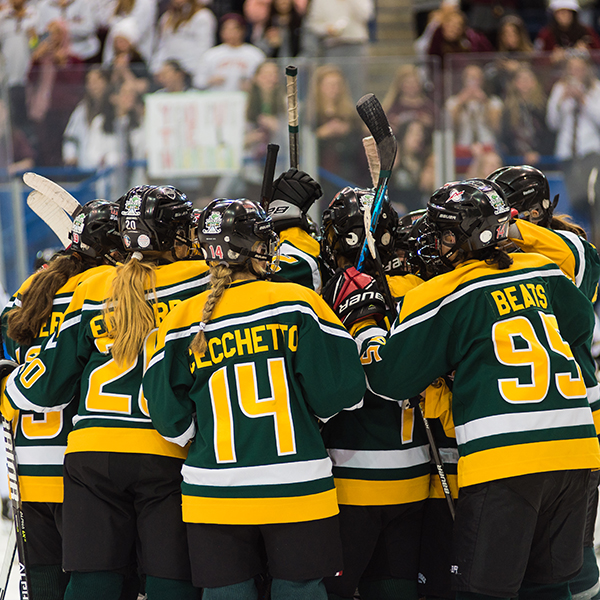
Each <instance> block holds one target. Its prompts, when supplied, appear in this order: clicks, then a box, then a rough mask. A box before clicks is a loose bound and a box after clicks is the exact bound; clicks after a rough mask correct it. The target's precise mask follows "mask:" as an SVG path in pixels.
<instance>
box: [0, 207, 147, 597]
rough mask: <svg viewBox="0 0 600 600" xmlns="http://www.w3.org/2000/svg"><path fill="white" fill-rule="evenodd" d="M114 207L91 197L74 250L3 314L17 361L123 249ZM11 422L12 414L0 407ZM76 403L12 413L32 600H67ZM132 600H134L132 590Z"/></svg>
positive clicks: (25, 358) (36, 277) (26, 358)
mask: <svg viewBox="0 0 600 600" xmlns="http://www.w3.org/2000/svg"><path fill="white" fill-rule="evenodd" d="M117 215H118V207H117V205H115V204H113V203H111V202H107V201H106V200H93V201H91V202H89V203H88V204H86V205H84V206H83V207H82V208H81V211H80V212H79V213H78V214H75V215H74V223H73V229H72V231H71V234H70V238H71V245H70V246H69V248H67V250H66V251H64V252H63V253H62V254H61V255H59V256H57V257H55V258H54V259H53V260H52V261H51V262H50V263H49V265H48V266H47V267H46V268H44V269H41V270H39V271H38V272H36V273H34V274H33V275H32V276H31V277H29V278H28V279H27V280H26V281H25V283H24V284H23V285H22V286H21V287H20V289H19V290H18V291H17V292H16V293H15V295H14V296H13V297H12V298H11V299H10V301H9V303H8V304H7V306H6V308H5V309H4V311H3V313H2V329H3V339H4V341H5V343H6V348H7V350H8V353H9V355H10V356H13V357H15V359H16V360H17V362H18V363H21V364H22V363H26V362H30V361H31V360H32V359H34V358H35V357H36V355H37V354H38V353H39V351H40V348H41V345H42V343H43V342H44V341H45V340H46V339H47V338H48V337H49V336H51V335H52V334H55V333H56V331H57V330H58V328H59V326H60V324H61V322H62V319H63V316H64V311H65V309H66V308H67V306H68V305H69V302H70V299H71V297H72V295H73V292H74V290H75V288H76V287H77V286H78V285H79V284H80V283H82V282H83V281H85V280H86V279H88V278H90V277H92V276H94V275H96V274H98V273H101V272H107V271H111V270H112V269H113V266H111V265H114V264H116V263H115V259H114V258H113V255H120V253H121V252H122V243H121V238H120V236H119V234H118V230H117ZM2 408H3V411H4V414H5V416H6V417H7V418H8V419H9V420H13V415H14V410H13V409H12V408H11V407H10V405H6V404H5V405H3V407H2ZM76 411H77V406H76V405H75V404H71V405H69V406H68V407H66V408H65V409H64V410H62V411H60V410H59V411H53V412H48V413H46V414H45V415H43V418H39V417H40V416H41V415H39V416H35V413H32V412H27V411H21V412H19V413H18V414H17V415H15V416H14V421H13V427H14V440H15V446H16V450H17V464H18V469H19V471H18V472H19V486H20V493H21V500H22V502H23V513H24V517H25V528H26V531H27V569H28V576H29V581H30V584H31V595H32V597H33V598H46V599H48V600H59V599H62V598H63V597H64V593H65V588H66V585H67V582H68V578H69V576H68V574H67V573H65V572H64V571H63V570H62V536H61V529H62V502H63V476H62V470H63V459H64V452H65V448H66V445H67V436H68V434H69V432H70V431H71V429H72V418H73V416H74V415H75V414H76ZM129 597H132V598H136V597H137V589H134V590H132V591H131V592H130V595H129Z"/></svg>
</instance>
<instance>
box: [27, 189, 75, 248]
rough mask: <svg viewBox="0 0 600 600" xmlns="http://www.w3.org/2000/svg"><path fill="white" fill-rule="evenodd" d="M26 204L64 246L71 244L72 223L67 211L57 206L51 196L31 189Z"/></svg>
mask: <svg viewBox="0 0 600 600" xmlns="http://www.w3.org/2000/svg"><path fill="white" fill-rule="evenodd" d="M27 205H28V206H29V208H31V210H32V211H33V212H34V213H35V214H36V215H37V216H38V217H40V219H42V221H44V223H46V225H48V227H50V229H52V231H53V232H54V233H55V234H56V236H57V237H58V239H59V240H60V242H61V244H62V245H63V246H64V247H65V248H67V247H68V246H69V245H70V244H71V240H70V239H69V233H70V232H71V227H72V226H73V223H72V222H71V219H70V218H69V216H68V215H67V213H66V212H65V211H64V210H63V209H62V208H60V206H57V205H56V204H55V202H54V201H53V200H52V199H51V198H48V196H45V195H44V194H42V193H41V192H38V191H36V190H33V192H30V193H29V196H27Z"/></svg>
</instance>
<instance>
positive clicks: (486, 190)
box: [426, 179, 511, 268]
mask: <svg viewBox="0 0 600 600" xmlns="http://www.w3.org/2000/svg"><path fill="white" fill-rule="evenodd" d="M510 214H511V213H510V207H509V206H508V204H507V202H506V199H505V198H504V194H503V192H502V189H501V188H500V187H499V186H498V185H497V184H496V183H494V182H492V181H489V180H487V179H467V180H465V181H459V182H453V183H447V184H446V185H444V186H442V187H441V188H439V189H438V190H437V191H435V192H434V193H433V195H432V196H431V198H430V199H429V202H428V203H427V221H428V223H429V225H430V226H431V234H432V236H426V237H429V239H430V243H431V242H433V243H434V244H435V249H434V250H435V251H434V252H430V255H431V256H439V258H440V259H441V261H442V262H443V263H444V264H445V265H446V266H448V267H450V268H452V267H453V265H454V264H456V262H457V260H462V259H464V258H466V257H467V256H474V257H480V256H481V255H482V251H484V250H485V249H488V248H494V247H496V246H497V244H498V243H499V242H502V241H504V240H506V239H507V238H508V226H509V223H510ZM451 258H452V260H451Z"/></svg>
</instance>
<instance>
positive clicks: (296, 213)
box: [269, 168, 323, 233]
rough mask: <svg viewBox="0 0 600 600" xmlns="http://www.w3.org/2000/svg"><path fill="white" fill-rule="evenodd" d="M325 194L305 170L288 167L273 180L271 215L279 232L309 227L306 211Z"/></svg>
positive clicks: (270, 204)
mask: <svg viewBox="0 0 600 600" xmlns="http://www.w3.org/2000/svg"><path fill="white" fill-rule="evenodd" d="M322 195H323V191H322V190H321V186H320V185H319V184H318V183H317V182H316V181H315V180H314V179H313V178H312V177H311V176H310V175H309V174H308V173H305V172H304V171H298V169H294V168H291V169H288V170H287V171H286V172H285V173H282V174H281V175H280V176H279V177H278V178H277V179H276V180H275V181H274V182H273V193H272V195H271V202H270V203H269V215H270V216H271V218H272V219H273V225H274V227H275V231H277V232H278V233H279V232H280V231H282V230H283V229H287V228H288V227H301V228H302V229H304V230H307V228H308V221H307V219H306V213H307V211H308V209H309V208H310V207H311V206H312V205H313V203H314V202H315V200H317V199H318V198H320V197H321V196H322Z"/></svg>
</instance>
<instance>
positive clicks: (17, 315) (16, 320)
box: [7, 254, 95, 346]
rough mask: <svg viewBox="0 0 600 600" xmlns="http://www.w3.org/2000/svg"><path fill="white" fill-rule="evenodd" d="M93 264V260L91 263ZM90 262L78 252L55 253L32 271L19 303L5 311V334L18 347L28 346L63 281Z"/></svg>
mask: <svg viewBox="0 0 600 600" xmlns="http://www.w3.org/2000/svg"><path fill="white" fill-rule="evenodd" d="M94 264H95V263H94ZM91 266H93V265H92V264H90V263H89V261H86V260H83V258H82V257H81V256H80V255H79V254H68V255H63V256H57V257H56V258H54V259H53V260H52V261H51V262H50V263H49V264H48V267H47V268H45V269H43V270H41V271H39V272H38V273H36V275H35V276H34V277H33V279H32V281H31V285H30V286H29V287H28V288H27V289H26V290H25V292H23V297H22V299H21V306H20V307H18V308H14V309H13V310H11V311H10V312H9V313H8V320H7V322H8V330H7V333H8V337H10V338H11V339H13V340H14V341H15V342H17V343H18V344H20V345H22V346H30V345H31V344H32V342H33V340H35V338H36V337H38V335H39V333H40V330H41V328H42V325H43V324H44V323H45V322H46V321H47V320H48V319H49V318H50V316H51V315H52V305H53V303H54V296H56V293H57V292H58V290H60V288H61V287H63V286H64V285H65V284H66V283H67V281H68V280H69V279H70V278H71V277H74V276H75V275H79V274H80V273H83V271H86V270H87V269H89V268H90V267H91Z"/></svg>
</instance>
